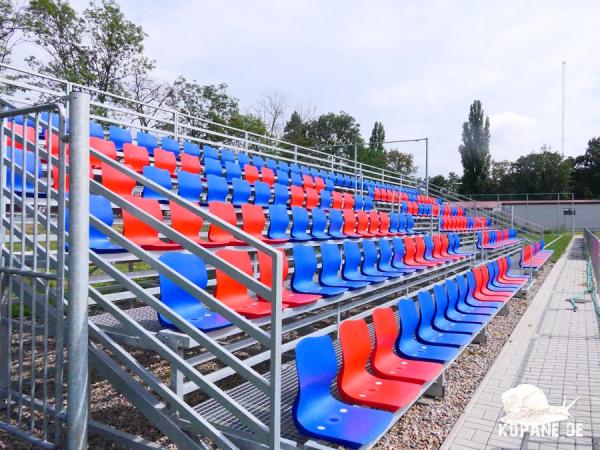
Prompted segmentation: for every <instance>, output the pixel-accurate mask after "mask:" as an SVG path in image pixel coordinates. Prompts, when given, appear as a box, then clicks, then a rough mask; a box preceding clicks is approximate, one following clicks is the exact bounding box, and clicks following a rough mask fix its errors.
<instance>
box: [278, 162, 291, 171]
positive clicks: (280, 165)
mask: <svg viewBox="0 0 600 450" xmlns="http://www.w3.org/2000/svg"><path fill="white" fill-rule="evenodd" d="M277 168H278V169H279V170H283V171H284V172H286V173H289V171H290V165H289V164H288V163H286V162H285V161H279V162H278V163H277Z"/></svg>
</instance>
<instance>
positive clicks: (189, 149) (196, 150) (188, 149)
mask: <svg viewBox="0 0 600 450" xmlns="http://www.w3.org/2000/svg"><path fill="white" fill-rule="evenodd" d="M183 153H187V154H188V155H192V156H200V146H199V145H198V144H194V143H192V142H188V141H184V143H183Z"/></svg>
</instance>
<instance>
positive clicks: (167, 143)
mask: <svg viewBox="0 0 600 450" xmlns="http://www.w3.org/2000/svg"><path fill="white" fill-rule="evenodd" d="M160 147H161V148H162V149H163V150H166V151H168V152H171V153H175V155H176V156H179V142H177V141H176V140H175V139H171V138H170V137H167V136H163V137H162V138H161V139H160Z"/></svg>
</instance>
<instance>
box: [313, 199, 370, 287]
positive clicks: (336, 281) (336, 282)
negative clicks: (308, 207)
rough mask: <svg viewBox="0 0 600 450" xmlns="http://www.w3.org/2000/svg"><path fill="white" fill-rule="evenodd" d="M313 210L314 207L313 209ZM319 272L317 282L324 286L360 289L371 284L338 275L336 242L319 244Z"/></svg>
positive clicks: (340, 257) (339, 263) (340, 258)
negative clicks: (345, 278) (320, 264)
mask: <svg viewBox="0 0 600 450" xmlns="http://www.w3.org/2000/svg"><path fill="white" fill-rule="evenodd" d="M313 212H314V209H313ZM319 247H320V249H321V263H322V266H321V273H320V274H319V282H320V283H321V284H322V285H324V286H331V287H343V288H349V289H360V288H363V287H365V286H368V285H369V284H371V283H370V282H369V281H350V280H344V279H342V277H341V276H340V275H339V272H340V268H341V266H342V255H341V254H340V249H339V247H338V245H337V244H321V245H320V246H319Z"/></svg>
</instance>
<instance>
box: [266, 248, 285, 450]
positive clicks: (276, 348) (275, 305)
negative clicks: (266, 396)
mask: <svg viewBox="0 0 600 450" xmlns="http://www.w3.org/2000/svg"><path fill="white" fill-rule="evenodd" d="M283 258H286V256H285V253H280V252H279V251H278V252H277V254H276V256H275V258H274V259H275V261H274V263H275V264H273V266H272V267H273V273H272V274H271V286H272V288H271V292H272V295H273V298H272V299H271V319H272V320H271V342H270V347H271V361H270V373H271V378H270V380H269V386H270V388H271V399H270V404H269V407H270V412H269V416H270V417H269V418H270V421H269V422H270V426H269V435H270V436H269V447H270V448H273V449H279V448H281V332H282V328H281V306H282V289H283V287H282V284H281V279H282V278H283Z"/></svg>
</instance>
